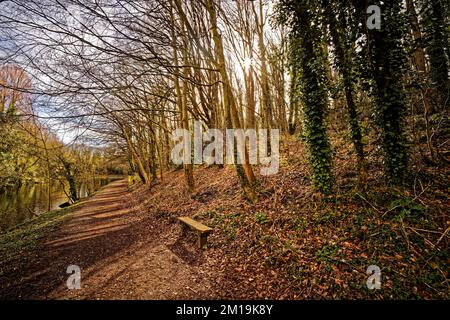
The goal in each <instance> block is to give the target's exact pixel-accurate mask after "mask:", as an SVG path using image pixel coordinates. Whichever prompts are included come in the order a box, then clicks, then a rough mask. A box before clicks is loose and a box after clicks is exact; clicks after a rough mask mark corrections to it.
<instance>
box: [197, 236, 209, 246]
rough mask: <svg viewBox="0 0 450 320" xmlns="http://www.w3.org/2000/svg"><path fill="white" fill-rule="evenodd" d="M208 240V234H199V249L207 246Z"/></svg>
mask: <svg viewBox="0 0 450 320" xmlns="http://www.w3.org/2000/svg"><path fill="white" fill-rule="evenodd" d="M207 240H208V235H207V234H206V233H203V234H201V233H199V234H198V247H199V249H201V248H203V247H204V246H205V245H206V241H207Z"/></svg>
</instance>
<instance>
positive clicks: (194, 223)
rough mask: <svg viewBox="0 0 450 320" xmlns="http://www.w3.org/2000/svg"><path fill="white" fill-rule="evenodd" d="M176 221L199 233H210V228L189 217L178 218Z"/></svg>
mask: <svg viewBox="0 0 450 320" xmlns="http://www.w3.org/2000/svg"><path fill="white" fill-rule="evenodd" d="M178 220H180V221H181V222H183V223H185V224H187V225H188V226H190V227H192V228H194V229H195V230H197V231H198V232H200V233H210V232H211V231H212V229H211V228H210V227H208V226H205V225H204V224H201V223H200V222H198V221H195V220H194V219H192V218H189V217H178Z"/></svg>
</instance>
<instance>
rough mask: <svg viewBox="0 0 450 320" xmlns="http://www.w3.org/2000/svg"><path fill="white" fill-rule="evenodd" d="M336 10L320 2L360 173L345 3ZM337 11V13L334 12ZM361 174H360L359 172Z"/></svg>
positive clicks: (327, 1)
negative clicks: (332, 46) (339, 78)
mask: <svg viewBox="0 0 450 320" xmlns="http://www.w3.org/2000/svg"><path fill="white" fill-rule="evenodd" d="M337 3H338V8H336V6H334V4H332V3H330V0H322V7H323V10H324V14H325V19H326V22H327V24H328V26H329V32H330V36H331V40H332V42H333V45H334V60H335V65H336V67H337V69H338V71H339V72H340V74H341V77H342V82H343V87H344V93H345V99H346V102H347V112H348V121H349V127H350V134H351V138H352V142H353V147H354V149H355V153H356V157H357V161H358V169H359V170H360V171H361V170H362V169H363V167H364V146H363V142H362V133H361V127H360V125H359V121H358V108H357V105H356V102H355V96H354V82H355V80H354V77H355V74H354V73H353V61H352V56H354V49H352V48H351V47H350V46H349V45H348V44H349V41H346V39H345V37H346V31H347V30H346V17H345V16H344V12H343V11H344V10H345V8H342V7H341V6H343V5H346V4H345V2H342V1H338V2H337ZM336 9H337V11H338V13H337V12H336V11H335V10H336ZM360 173H361V172H360Z"/></svg>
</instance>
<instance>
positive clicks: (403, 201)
mask: <svg viewBox="0 0 450 320" xmlns="http://www.w3.org/2000/svg"><path fill="white" fill-rule="evenodd" d="M394 209H395V210H396V211H397V212H398V215H397V216H396V217H395V219H396V220H405V219H406V220H408V219H411V218H415V217H418V216H421V215H422V213H423V210H424V208H423V207H422V205H420V204H418V203H416V202H414V201H413V200H412V199H409V198H400V199H395V200H393V201H392V202H391V209H390V210H394Z"/></svg>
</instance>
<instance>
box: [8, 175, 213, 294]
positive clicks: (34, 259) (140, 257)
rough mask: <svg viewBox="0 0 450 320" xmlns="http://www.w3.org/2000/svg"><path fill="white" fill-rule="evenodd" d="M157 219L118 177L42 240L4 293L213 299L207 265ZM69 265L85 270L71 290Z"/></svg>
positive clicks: (26, 258)
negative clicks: (77, 287)
mask: <svg viewBox="0 0 450 320" xmlns="http://www.w3.org/2000/svg"><path fill="white" fill-rule="evenodd" d="M156 222H157V220H155V219H151V218H146V214H145V212H142V210H141V209H140V208H139V205H136V204H134V202H133V198H132V194H131V192H130V191H129V189H128V186H127V182H126V181H124V180H120V181H116V182H113V183H111V184H109V185H108V186H106V187H105V188H103V189H102V190H100V191H99V192H98V193H97V194H95V195H94V196H92V197H91V198H89V199H88V200H86V201H85V202H84V203H82V204H81V205H80V206H79V207H77V208H75V209H74V212H73V213H72V214H71V217H69V218H68V219H66V220H65V221H64V223H63V224H62V225H61V226H60V227H59V228H58V229H57V230H56V232H52V233H51V234H50V235H48V236H47V237H46V238H44V239H43V240H42V243H41V244H40V248H39V250H37V251H35V252H33V253H31V254H29V255H28V256H26V257H24V258H22V259H21V260H20V263H19V264H18V265H17V266H16V270H15V272H14V273H13V274H10V275H9V278H8V284H7V287H8V288H2V289H1V290H0V296H3V298H19V299H29V298H32V299H197V298H208V295H209V294H208V291H209V288H210V284H209V282H208V277H207V276H206V274H205V273H204V271H203V270H202V268H201V263H199V262H198V261H196V259H192V255H191V256H190V257H189V255H190V254H189V252H186V250H185V249H180V245H181V244H180V243H181V242H183V240H182V239H180V235H179V234H177V232H174V229H173V228H172V229H167V228H166V227H165V226H164V225H161V226H158V225H157V223H156ZM193 246H195V245H194V244H193ZM69 265H77V266H79V267H80V269H81V289H79V290H69V289H68V288H67V285H66V281H67V279H68V277H69V276H70V274H67V273H66V271H67V267H68V266H69ZM2 286H3V285H2Z"/></svg>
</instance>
